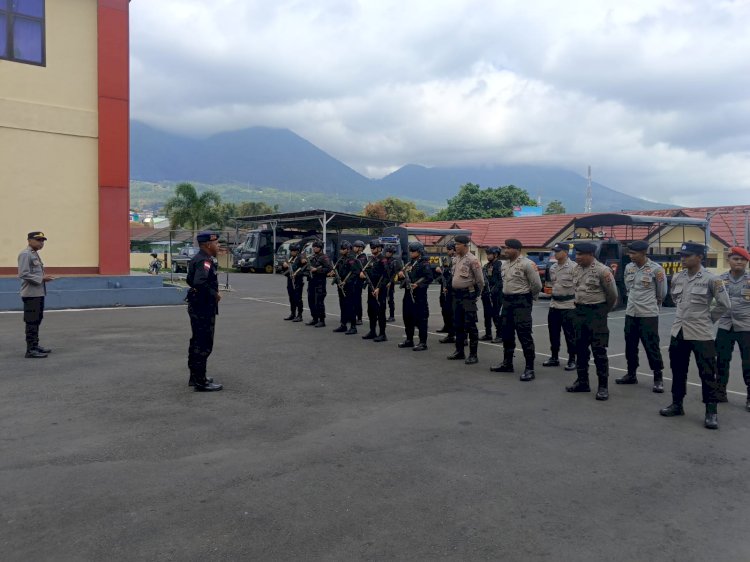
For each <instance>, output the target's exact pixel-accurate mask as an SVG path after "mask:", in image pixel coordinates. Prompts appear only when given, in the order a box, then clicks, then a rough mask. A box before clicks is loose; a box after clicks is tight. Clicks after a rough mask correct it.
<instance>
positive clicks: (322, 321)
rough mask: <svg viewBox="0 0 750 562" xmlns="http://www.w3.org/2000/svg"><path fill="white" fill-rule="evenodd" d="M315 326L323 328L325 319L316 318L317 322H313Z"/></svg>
mask: <svg viewBox="0 0 750 562" xmlns="http://www.w3.org/2000/svg"><path fill="white" fill-rule="evenodd" d="M315 327H316V328H325V327H326V321H325V320H318V323H317V324H315Z"/></svg>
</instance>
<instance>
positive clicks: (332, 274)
mask: <svg viewBox="0 0 750 562" xmlns="http://www.w3.org/2000/svg"><path fill="white" fill-rule="evenodd" d="M334 275H336V274H335V273H334V272H333V271H329V272H328V277H333V276H334Z"/></svg>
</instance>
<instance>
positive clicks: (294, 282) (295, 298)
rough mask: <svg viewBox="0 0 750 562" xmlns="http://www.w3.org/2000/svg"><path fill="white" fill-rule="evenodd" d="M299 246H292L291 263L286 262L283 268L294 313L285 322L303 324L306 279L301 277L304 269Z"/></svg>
mask: <svg viewBox="0 0 750 562" xmlns="http://www.w3.org/2000/svg"><path fill="white" fill-rule="evenodd" d="M299 250H300V247H299V244H296V243H295V244H290V246H289V253H290V254H291V255H290V256H289V261H285V262H284V263H283V264H282V265H281V267H282V269H283V270H284V275H286V292H287V294H288V295H289V306H290V307H291V309H292V312H291V314H290V315H289V316H287V317H286V318H284V320H291V321H293V322H302V309H303V304H302V291H303V290H304V288H305V278H304V277H303V276H302V275H299V271H300V269H302V268H303V267H304V264H303V263H302V259H301V258H300V255H299Z"/></svg>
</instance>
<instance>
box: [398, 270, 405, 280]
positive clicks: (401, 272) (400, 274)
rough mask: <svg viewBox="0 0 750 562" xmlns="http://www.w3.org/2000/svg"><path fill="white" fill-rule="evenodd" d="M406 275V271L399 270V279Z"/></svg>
mask: <svg viewBox="0 0 750 562" xmlns="http://www.w3.org/2000/svg"><path fill="white" fill-rule="evenodd" d="M404 277H406V275H404V272H403V271H399V272H398V278H399V279H403V278H404Z"/></svg>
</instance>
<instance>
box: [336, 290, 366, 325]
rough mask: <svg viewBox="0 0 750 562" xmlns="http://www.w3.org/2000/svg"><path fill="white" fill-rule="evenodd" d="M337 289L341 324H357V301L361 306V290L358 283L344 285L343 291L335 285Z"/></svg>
mask: <svg viewBox="0 0 750 562" xmlns="http://www.w3.org/2000/svg"><path fill="white" fill-rule="evenodd" d="M337 290H338V294H339V308H340V309H341V318H340V321H341V325H342V326H345V325H347V324H351V326H352V327H354V326H356V325H357V309H356V305H357V301H359V305H360V306H362V291H361V290H360V288H359V285H355V284H354V283H349V284H348V285H344V290H343V291H342V290H341V288H340V287H337ZM344 293H346V294H344Z"/></svg>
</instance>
